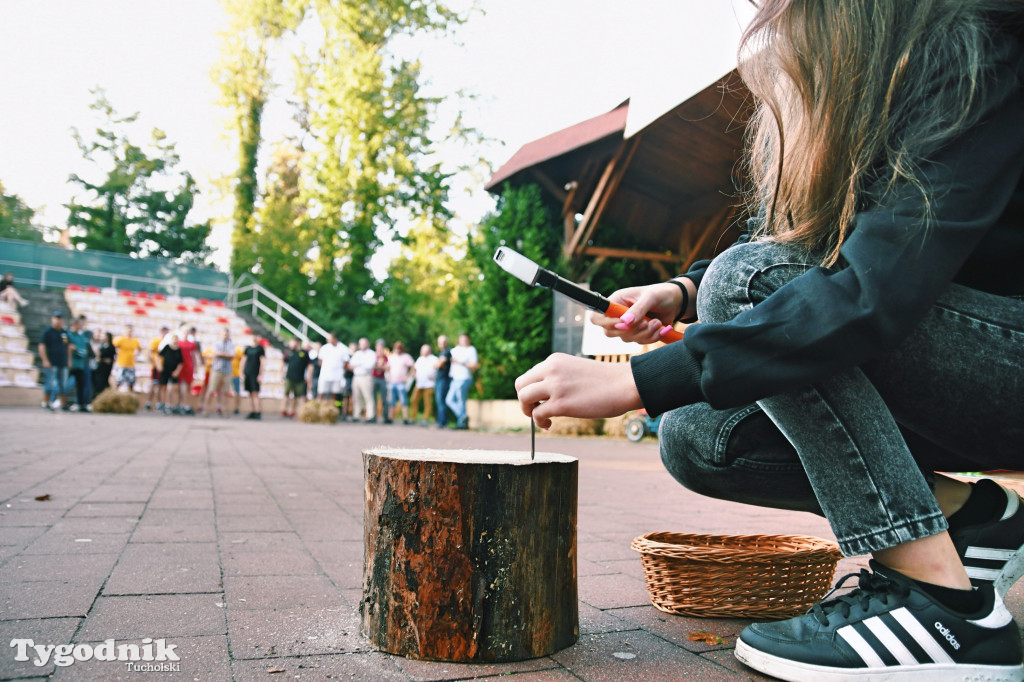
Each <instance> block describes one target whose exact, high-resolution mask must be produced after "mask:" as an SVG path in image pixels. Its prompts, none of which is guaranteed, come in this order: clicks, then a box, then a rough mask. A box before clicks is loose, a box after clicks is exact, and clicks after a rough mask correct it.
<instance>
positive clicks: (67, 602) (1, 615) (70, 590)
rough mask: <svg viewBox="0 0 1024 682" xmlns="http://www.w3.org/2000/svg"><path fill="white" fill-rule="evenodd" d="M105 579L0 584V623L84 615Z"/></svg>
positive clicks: (92, 578)
mask: <svg viewBox="0 0 1024 682" xmlns="http://www.w3.org/2000/svg"><path fill="white" fill-rule="evenodd" d="M105 578H106V576H94V577H80V578H73V579H68V580H39V581H32V582H17V583H3V584H2V585H0V599H2V606H0V620H16V619H19V620H20V619H25V618H65V617H80V616H85V615H86V614H87V613H88V612H89V608H90V607H91V606H92V603H93V601H94V600H95V599H96V595H97V594H98V593H99V591H100V587H102V585H103V581H104V580H105Z"/></svg>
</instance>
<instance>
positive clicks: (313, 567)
mask: <svg viewBox="0 0 1024 682" xmlns="http://www.w3.org/2000/svg"><path fill="white" fill-rule="evenodd" d="M221 566H222V568H223V573H224V576H225V577H237V576H255V575H321V574H322V573H323V571H321V570H320V565H319V564H318V563H317V562H316V561H315V560H314V559H313V557H312V556H311V555H310V554H309V553H308V552H305V551H304V550H300V551H293V552H268V551H257V552H238V551H231V550H228V551H222V552H221Z"/></svg>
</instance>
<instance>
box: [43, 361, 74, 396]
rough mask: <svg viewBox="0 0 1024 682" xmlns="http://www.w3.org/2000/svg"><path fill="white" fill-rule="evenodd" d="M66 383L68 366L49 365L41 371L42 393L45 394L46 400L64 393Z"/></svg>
mask: <svg viewBox="0 0 1024 682" xmlns="http://www.w3.org/2000/svg"><path fill="white" fill-rule="evenodd" d="M67 385H68V368H67V367H55V366H53V365H50V366H49V367H47V368H45V369H44V372H43V393H45V394H46V402H49V403H52V402H53V401H54V400H56V399H57V398H59V397H60V396H62V395H64V390H65V387H66V386H67Z"/></svg>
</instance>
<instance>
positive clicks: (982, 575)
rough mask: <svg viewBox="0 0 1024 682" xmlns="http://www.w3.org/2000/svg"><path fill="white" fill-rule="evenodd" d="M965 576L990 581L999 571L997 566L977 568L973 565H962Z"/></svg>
mask: <svg viewBox="0 0 1024 682" xmlns="http://www.w3.org/2000/svg"><path fill="white" fill-rule="evenodd" d="M964 570H965V571H967V577H968V578H971V579H972V580H984V581H986V582H992V581H994V580H995V579H996V578H998V577H999V574H1000V573H1001V571H1000V570H999V569H998V568H977V567H975V566H964Z"/></svg>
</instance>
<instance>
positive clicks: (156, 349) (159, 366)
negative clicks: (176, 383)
mask: <svg viewBox="0 0 1024 682" xmlns="http://www.w3.org/2000/svg"><path fill="white" fill-rule="evenodd" d="M169 331H171V328H170V327H168V326H166V325H165V326H163V327H160V336H157V337H155V338H154V339H153V340H152V341H150V342H149V365H150V367H152V368H153V371H152V374H151V375H150V380H149V397H148V398H147V399H146V409H147V410H150V409H153V408H152V406H153V403H154V402H155V403H156V409H157V410H162V409H163V407H164V400H165V398H164V393H165V392H166V384H164V383H163V382H161V381H160V372H161V371H162V370H163V364H164V359H163V356H161V355H160V342H161V341H163V340H164V337H165V336H167V333H168V332H169Z"/></svg>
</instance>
